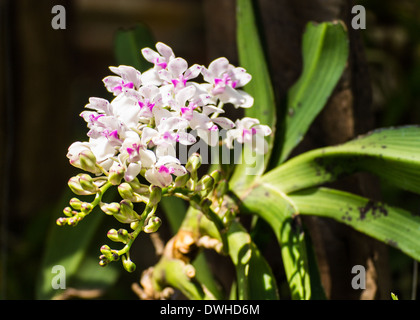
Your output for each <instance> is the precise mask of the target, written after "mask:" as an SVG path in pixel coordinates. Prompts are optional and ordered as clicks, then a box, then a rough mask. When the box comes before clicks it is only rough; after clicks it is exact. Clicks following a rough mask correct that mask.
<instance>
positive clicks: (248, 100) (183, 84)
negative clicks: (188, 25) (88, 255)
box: [57, 42, 271, 271]
mask: <svg viewBox="0 0 420 320" xmlns="http://www.w3.org/2000/svg"><path fill="white" fill-rule="evenodd" d="M156 49H157V52H156V51H154V50H152V49H150V48H145V49H143V50H142V54H143V56H144V58H145V59H146V60H147V61H149V62H150V63H152V64H153V67H152V68H150V69H149V70H147V71H145V72H143V73H141V72H140V71H138V70H136V69H134V68H133V67H130V66H124V65H121V66H119V67H110V69H111V71H112V72H114V73H115V74H116V75H113V76H108V77H106V78H104V79H103V82H104V84H105V87H106V89H107V90H108V91H109V92H111V93H112V94H113V95H114V96H115V98H114V99H113V100H112V101H111V102H109V101H108V100H105V99H102V98H90V99H89V103H88V104H87V105H86V108H87V109H88V110H86V111H83V112H82V113H81V117H83V119H84V120H85V121H86V122H87V126H88V128H89V132H88V133H87V135H88V137H89V140H88V141H85V142H80V141H77V142H74V143H73V144H72V145H71V146H70V147H69V150H68V153H67V157H68V158H69V161H70V163H71V164H72V165H73V166H75V167H77V168H80V169H82V170H84V171H85V173H81V174H78V175H77V176H75V177H73V178H71V179H70V180H69V183H68V185H69V187H70V189H71V190H72V191H73V192H74V193H75V194H77V195H80V196H89V195H93V196H94V199H93V201H91V202H85V201H82V200H79V199H78V198H73V199H72V200H71V201H70V206H69V207H66V208H65V209H64V215H65V217H61V218H59V219H58V220H57V224H58V225H66V224H68V225H76V224H77V223H79V222H80V221H81V220H82V219H83V218H84V217H85V216H86V215H88V214H89V213H91V212H92V210H93V209H94V208H95V207H99V208H100V209H101V210H102V211H103V212H104V213H105V214H107V215H110V216H113V217H114V218H115V219H116V220H117V221H119V222H121V223H124V224H129V226H130V230H126V229H119V230H115V229H111V230H110V231H109V232H108V238H109V239H110V240H112V241H114V242H119V243H122V244H124V247H123V248H122V249H120V250H115V249H111V248H110V247H109V246H106V245H105V246H102V248H101V256H100V264H101V265H107V264H108V263H109V262H111V261H116V260H120V259H121V260H122V262H123V265H124V267H125V269H126V270H128V271H133V270H134V269H135V265H134V263H133V262H132V261H131V260H130V254H129V250H130V247H131V245H132V243H133V241H134V240H135V239H136V237H137V236H138V234H139V233H140V232H145V233H151V232H156V231H157V230H158V229H159V226H160V225H161V223H162V221H161V219H160V218H159V217H157V216H156V214H155V213H156V209H157V206H158V203H159V202H160V200H161V197H162V196H178V197H181V198H183V199H186V200H188V201H190V202H191V203H192V204H193V205H195V206H197V207H198V208H199V209H200V210H202V211H203V212H204V213H205V214H206V215H208V216H209V218H210V219H212V220H217V222H220V221H219V219H218V218H217V217H216V216H215V215H214V212H213V210H212V209H211V208H210V207H211V204H212V203H213V202H214V201H213V200H210V199H209V196H210V195H212V194H213V195H214V194H216V195H218V196H221V195H222V194H223V192H224V190H225V189H226V186H227V183H226V182H225V181H224V180H223V179H222V177H221V174H220V172H219V171H215V172H213V173H211V174H209V175H205V176H203V177H202V178H201V179H199V178H198V174H197V170H198V168H199V167H200V165H201V157H200V155H199V154H193V155H192V156H191V157H190V158H189V159H188V161H187V163H186V164H185V166H184V165H183V164H182V163H181V161H180V160H179V159H178V158H177V152H176V149H175V148H176V146H177V145H184V146H191V145H193V144H194V143H195V142H196V136H198V137H199V138H200V140H202V141H204V142H206V143H207V145H208V146H211V147H214V146H218V145H226V146H227V147H228V148H233V141H237V142H238V143H241V144H247V143H249V144H251V146H252V148H253V149H254V150H255V151H256V152H257V153H264V152H265V150H266V144H264V143H266V142H265V140H264V137H265V136H267V135H270V134H271V129H270V128H269V127H268V126H265V125H261V124H260V123H259V121H258V120H257V119H252V118H243V119H237V120H236V121H235V122H233V121H232V120H230V119H228V118H226V117H220V114H222V113H224V112H225V111H224V109H223V107H224V105H225V104H230V105H233V106H234V107H235V108H239V107H242V108H250V107H252V105H253V103H254V99H253V98H252V97H251V96H250V95H249V94H247V93H246V92H245V91H242V90H240V89H239V88H240V87H242V86H244V85H246V84H247V83H248V82H249V81H250V80H251V75H249V74H248V73H247V72H246V70H245V69H243V68H240V67H234V66H233V65H231V64H230V63H229V61H228V60H227V59H226V58H219V59H216V60H214V61H213V62H211V63H210V65H209V66H208V67H204V66H200V65H197V64H194V65H193V66H191V67H188V63H187V62H186V61H185V60H184V59H182V58H177V57H176V56H175V54H174V53H173V51H172V49H171V48H170V47H168V46H167V45H165V44H163V43H160V42H159V43H157V44H156ZM200 75H201V76H202V78H203V80H204V83H197V82H195V81H192V80H194V79H196V78H197V77H198V76H200ZM222 129H223V130H227V131H226V136H225V138H222V137H221V136H220V134H219V131H220V130H222ZM193 131H194V132H195V133H196V136H195V135H193V134H192V132H193ZM259 137H262V138H263V139H262V141H263V142H264V143H263V144H262V145H255V144H254V143H253V142H255V140H256V138H259ZM260 141H261V140H260ZM111 187H117V189H118V193H119V195H120V196H121V198H122V200H121V201H119V202H111V203H106V202H104V201H103V195H104V194H105V192H106V191H107V190H108V189H109V188H111ZM138 208H143V209H142V211H139V209H138ZM219 227H222V224H220V223H219Z"/></svg>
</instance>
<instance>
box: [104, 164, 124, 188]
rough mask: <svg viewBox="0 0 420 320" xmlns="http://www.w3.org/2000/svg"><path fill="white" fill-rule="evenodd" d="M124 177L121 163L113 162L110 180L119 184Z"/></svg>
mask: <svg viewBox="0 0 420 320" xmlns="http://www.w3.org/2000/svg"><path fill="white" fill-rule="evenodd" d="M123 177H124V168H123V167H122V166H121V165H120V164H119V163H115V164H113V165H112V166H111V168H110V169H109V175H108V181H109V182H111V183H112V184H113V185H114V186H117V185H119V184H120V183H121V180H122V178H123Z"/></svg>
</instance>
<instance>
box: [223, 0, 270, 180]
mask: <svg viewBox="0 0 420 320" xmlns="http://www.w3.org/2000/svg"><path fill="white" fill-rule="evenodd" d="M252 2H253V1H252V0H238V2H237V16H236V21H237V34H236V38H237V46H238V55H239V61H240V65H241V66H242V67H243V68H245V69H246V70H247V72H248V73H250V74H251V75H252V80H251V82H250V83H249V84H248V85H247V86H246V87H245V91H247V92H248V93H249V94H250V95H251V96H253V97H254V106H253V107H251V108H247V109H245V116H246V117H251V118H257V119H258V120H260V122H261V123H262V124H265V125H268V126H269V127H270V128H271V129H272V132H273V133H272V135H271V136H269V137H266V140H267V142H268V151H267V153H266V154H265V155H263V156H258V155H253V156H249V155H250V152H251V151H250V148H248V147H246V146H244V149H246V150H244V154H243V158H244V159H243V161H242V164H238V165H236V168H235V171H234V173H233V176H232V178H231V180H230V182H231V185H232V186H235V187H236V188H239V187H240V188H245V187H246V186H247V185H249V184H250V183H251V182H252V181H253V180H254V179H255V177H256V176H258V175H261V174H263V173H264V170H265V168H266V166H267V164H268V161H269V158H270V154H271V151H272V149H273V143H274V138H273V136H274V131H275V125H276V101H275V97H274V91H273V87H272V84H271V78H270V72H269V70H268V66H267V63H266V58H265V53H264V49H263V46H262V43H261V40H260V35H259V31H258V25H257V21H256V18H255V13H254V8H253V5H252ZM250 159H251V160H252V161H248V160H250ZM248 162H251V163H248ZM250 172H251V173H250Z"/></svg>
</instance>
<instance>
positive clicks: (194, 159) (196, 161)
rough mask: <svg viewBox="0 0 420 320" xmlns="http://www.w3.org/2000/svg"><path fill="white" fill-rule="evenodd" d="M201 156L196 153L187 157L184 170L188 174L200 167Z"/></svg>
mask: <svg viewBox="0 0 420 320" xmlns="http://www.w3.org/2000/svg"><path fill="white" fill-rule="evenodd" d="M201 162H202V160H201V156H200V155H199V154H198V153H193V154H192V155H191V157H189V159H188V161H187V164H186V165H185V169H187V171H188V172H190V173H191V172H195V171H197V170H198V168H200V166H201Z"/></svg>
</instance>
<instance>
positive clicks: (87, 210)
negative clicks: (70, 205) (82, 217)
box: [80, 202, 93, 214]
mask: <svg viewBox="0 0 420 320" xmlns="http://www.w3.org/2000/svg"><path fill="white" fill-rule="evenodd" d="M92 210H93V205H92V204H91V203H89V202H83V203H82V205H81V207H80V211H82V212H83V213H85V214H88V213H90V212H91V211H92Z"/></svg>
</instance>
